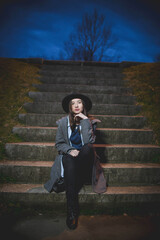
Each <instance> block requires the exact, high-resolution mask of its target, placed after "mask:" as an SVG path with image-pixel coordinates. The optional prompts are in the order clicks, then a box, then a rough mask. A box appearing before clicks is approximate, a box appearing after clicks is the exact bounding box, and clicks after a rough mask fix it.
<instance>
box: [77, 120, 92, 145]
mask: <svg viewBox="0 0 160 240" xmlns="http://www.w3.org/2000/svg"><path fill="white" fill-rule="evenodd" d="M80 125H81V133H82V136H83V142H84V144H86V143H94V142H95V140H96V135H95V130H96V123H94V124H92V122H91V120H90V119H83V120H81V121H80Z"/></svg>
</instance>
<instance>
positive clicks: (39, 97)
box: [28, 92, 136, 105]
mask: <svg viewBox="0 0 160 240" xmlns="http://www.w3.org/2000/svg"><path fill="white" fill-rule="evenodd" d="M69 94H70V92H58V93H57V92H29V93H28V95H29V97H30V98H32V99H33V100H34V101H35V102H53V101H56V102H61V101H62V99H63V98H64V97H65V96H66V95H69ZM87 96H88V97H89V98H90V99H91V101H92V103H96V104H97V103H101V104H105V103H107V104H130V105H133V104H135V103H136V97H135V96H124V95H116V94H98V93H96V94H95V93H94V94H91V93H89V94H87Z"/></svg>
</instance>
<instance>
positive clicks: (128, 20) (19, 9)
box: [0, 0, 160, 62]
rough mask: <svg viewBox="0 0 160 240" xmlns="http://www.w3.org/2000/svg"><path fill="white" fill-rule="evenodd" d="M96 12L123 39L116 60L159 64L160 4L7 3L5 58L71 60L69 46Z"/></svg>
mask: <svg viewBox="0 0 160 240" xmlns="http://www.w3.org/2000/svg"><path fill="white" fill-rule="evenodd" d="M94 9H97V11H98V13H99V14H103V15H105V20H106V23H107V24H109V25H111V26H112V31H113V35H114V36H115V37H116V38H117V42H116V45H115V46H114V47H112V49H109V50H108V54H110V56H111V57H112V61H114V62H118V61H139V62H153V61H154V58H155V55H156V54H160V1H159V0H157V1H156V0H81V1H80V0H3V1H2V0H1V3H0V25H1V26H0V31H1V36H0V57H9V58H26V57H43V58H45V59H53V60H59V59H65V52H64V50H63V44H64V41H65V40H67V39H68V36H69V34H70V33H71V32H72V31H73V27H74V25H75V24H76V23H78V22H80V21H81V19H82V16H83V14H84V13H86V12H88V13H90V14H92V13H93V11H94Z"/></svg>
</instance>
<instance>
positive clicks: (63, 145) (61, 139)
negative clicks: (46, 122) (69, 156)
mask: <svg viewBox="0 0 160 240" xmlns="http://www.w3.org/2000/svg"><path fill="white" fill-rule="evenodd" d="M64 135H65V134H64V133H63V130H62V124H61V122H60V123H59V125H58V129H57V134H56V144H55V147H56V148H57V150H58V152H59V153H60V154H66V153H68V152H69V151H70V150H72V149H75V148H74V147H72V146H70V145H69V144H67V142H66V140H65V136H64Z"/></svg>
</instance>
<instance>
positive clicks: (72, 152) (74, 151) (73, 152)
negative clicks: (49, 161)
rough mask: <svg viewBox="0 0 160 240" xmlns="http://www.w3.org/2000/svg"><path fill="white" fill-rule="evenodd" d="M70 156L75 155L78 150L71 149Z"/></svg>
mask: <svg viewBox="0 0 160 240" xmlns="http://www.w3.org/2000/svg"><path fill="white" fill-rule="evenodd" d="M69 154H70V155H71V156H72V157H77V156H78V154H79V151H78V150H77V149H74V150H71V151H70V153H69Z"/></svg>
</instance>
